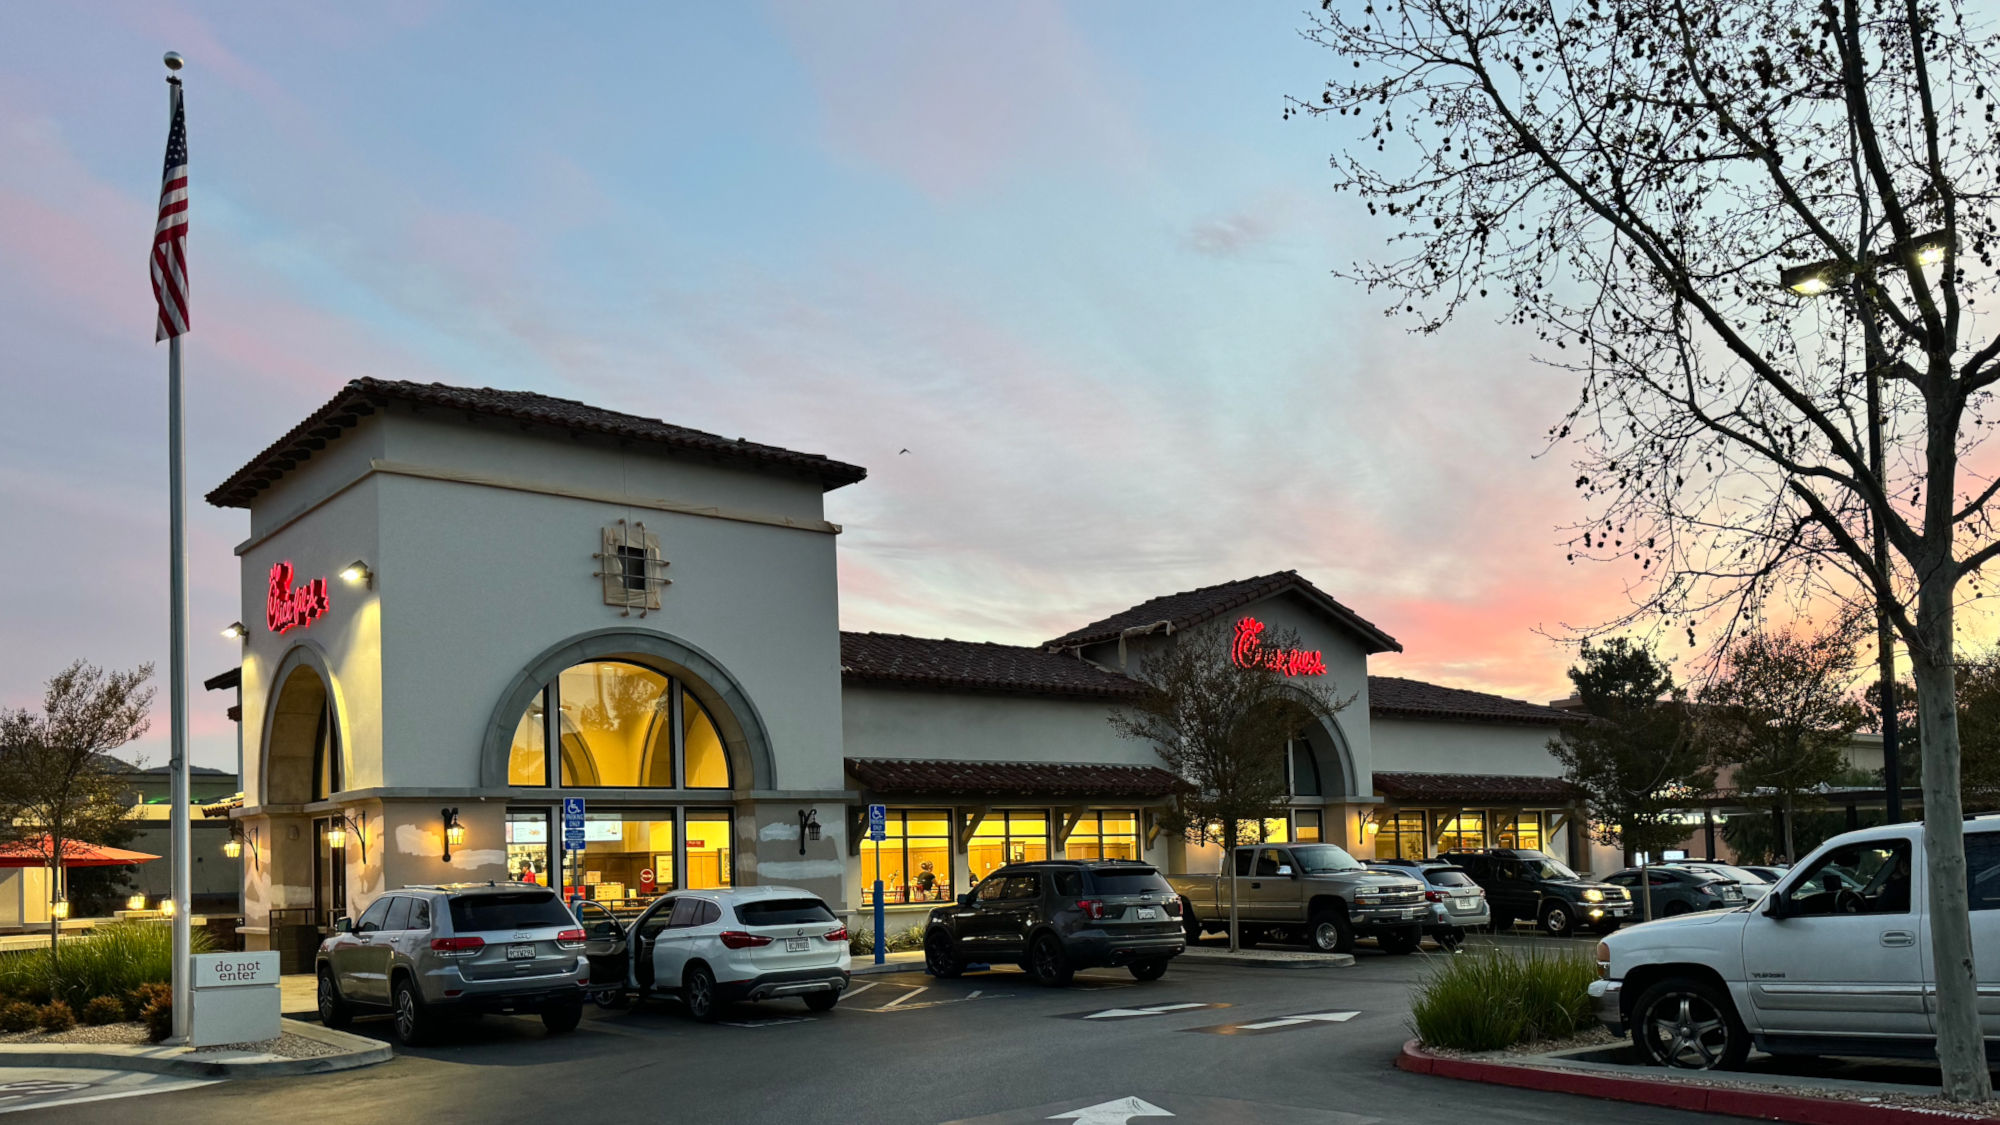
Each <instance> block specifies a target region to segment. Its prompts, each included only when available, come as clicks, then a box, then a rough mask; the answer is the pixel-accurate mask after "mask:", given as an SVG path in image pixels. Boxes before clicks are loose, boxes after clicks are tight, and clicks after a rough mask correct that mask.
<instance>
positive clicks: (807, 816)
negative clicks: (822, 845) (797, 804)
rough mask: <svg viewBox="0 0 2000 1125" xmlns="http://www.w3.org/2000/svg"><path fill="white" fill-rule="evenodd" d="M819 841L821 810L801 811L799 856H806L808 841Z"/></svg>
mask: <svg viewBox="0 0 2000 1125" xmlns="http://www.w3.org/2000/svg"><path fill="white" fill-rule="evenodd" d="M807 840H812V841H815V842H817V841H818V840H819V810H818V809H800V810H799V854H800V855H804V854H806V841H807Z"/></svg>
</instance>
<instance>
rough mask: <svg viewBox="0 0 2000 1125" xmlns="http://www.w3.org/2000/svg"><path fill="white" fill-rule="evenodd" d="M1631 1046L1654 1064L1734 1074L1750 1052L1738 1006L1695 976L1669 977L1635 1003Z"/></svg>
mask: <svg viewBox="0 0 2000 1125" xmlns="http://www.w3.org/2000/svg"><path fill="white" fill-rule="evenodd" d="M1632 1044H1633V1046H1635V1047H1637V1048H1639V1051H1640V1053H1641V1054H1643V1055H1645V1056H1646V1059H1647V1061H1649V1062H1651V1063H1653V1064H1654V1065H1656V1066H1670V1067H1675V1068H1678V1069H1682V1070H1734V1069H1736V1068H1737V1067H1739V1066H1742V1065H1743V1060H1744V1059H1745V1058H1746V1057H1748V1056H1749V1054H1750V1033H1749V1031H1748V1030H1746V1029H1745V1028H1744V1026H1743V1021H1742V1020H1740V1019H1738V1018H1737V1016H1736V1007H1735V1005H1733V1004H1731V1003H1730V1002H1729V998H1728V997H1727V996H1724V995H1722V994H1721V993H1720V992H1719V991H1717V990H1716V989H1715V988H1713V987H1711V986H1710V985H1708V984H1705V983H1703V982H1702V981H1699V980H1696V979H1694V978H1693V977H1669V978H1667V979H1666V980H1663V981H1661V982H1659V983H1658V984H1656V985H1654V986H1652V987H1651V988H1648V989H1647V990H1646V991H1645V992H1644V993H1642V994H1640V996H1639V1002H1638V1003H1636V1004H1634V1005H1632Z"/></svg>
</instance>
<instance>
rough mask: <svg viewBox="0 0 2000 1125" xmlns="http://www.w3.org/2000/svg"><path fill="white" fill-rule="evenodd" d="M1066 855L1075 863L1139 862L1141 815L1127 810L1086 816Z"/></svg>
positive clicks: (1064, 849) (1096, 812)
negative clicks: (1130, 860) (1128, 860)
mask: <svg viewBox="0 0 2000 1125" xmlns="http://www.w3.org/2000/svg"><path fill="white" fill-rule="evenodd" d="M1063 854H1064V855H1066V856H1068V857H1069V858H1071V859H1138V858H1139V814H1138V813H1136V812H1132V811H1130V810H1125V809H1114V810H1111V811H1109V812H1099V811H1096V810H1093V811H1091V812H1087V813H1084V814H1083V819H1082V820H1079V821H1077V823H1076V830H1075V831H1073V832H1071V833H1070V834H1069V840H1068V841H1067V842H1066V843H1064V845H1063Z"/></svg>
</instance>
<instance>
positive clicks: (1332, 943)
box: [1306, 910, 1354, 953]
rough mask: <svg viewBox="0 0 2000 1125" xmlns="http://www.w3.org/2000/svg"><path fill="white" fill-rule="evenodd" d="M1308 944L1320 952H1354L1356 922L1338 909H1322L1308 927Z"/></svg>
mask: <svg viewBox="0 0 2000 1125" xmlns="http://www.w3.org/2000/svg"><path fill="white" fill-rule="evenodd" d="M1306 936H1307V937H1308V939H1309V940H1308V942H1307V944H1309V945H1311V946H1312V947H1313V949H1314V950H1316V951H1317V952H1320V953H1352V952H1354V924H1353V923H1352V922H1349V921H1348V920H1347V915H1346V914H1343V913H1341V912H1340V911H1338V910H1322V911H1321V912H1319V913H1318V914H1315V915H1313V918H1312V923H1311V924H1310V925H1309V926H1308V927H1307V930H1306Z"/></svg>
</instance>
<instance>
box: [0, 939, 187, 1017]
mask: <svg viewBox="0 0 2000 1125" xmlns="http://www.w3.org/2000/svg"><path fill="white" fill-rule="evenodd" d="M193 940H194V948H193V951H194V952H196V953H207V952H209V951H211V950H213V949H214V948H215V939H214V938H213V937H212V936H211V935H210V934H209V932H208V931H207V930H195V931H193ZM173 965H174V929H173V925H172V924H171V923H168V922H113V923H110V924H108V925H103V926H99V927H97V929H96V930H94V931H92V932H91V933H90V935H89V936H87V937H81V938H74V939H71V940H69V941H65V942H63V943H62V948H61V949H60V950H59V951H58V952H57V955H56V957H55V959H54V963H53V967H51V962H50V958H49V948H48V947H47V946H37V947H35V948H33V949H21V950H15V951H13V952H9V953H0V994H4V995H7V996H11V997H15V998H18V999H21V1000H26V1001H29V1002H31V1003H34V1004H46V1003H48V1002H50V1001H52V1000H60V1001H63V1002H64V1003H66V1004H68V1005H69V1007H70V1008H71V1010H80V1009H82V1008H84V1007H86V1006H87V1005H88V1004H89V1003H90V1002H91V1001H92V1000H94V999H96V998H97V997H100V996H109V997H113V998H114V999H119V1000H122V999H124V998H125V997H126V996H129V995H130V994H131V993H132V991H133V990H134V989H136V988H138V987H139V986H140V985H143V984H147V983H152V982H161V981H170V980H172V979H173Z"/></svg>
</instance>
